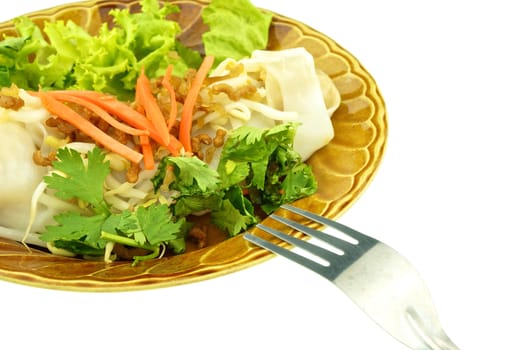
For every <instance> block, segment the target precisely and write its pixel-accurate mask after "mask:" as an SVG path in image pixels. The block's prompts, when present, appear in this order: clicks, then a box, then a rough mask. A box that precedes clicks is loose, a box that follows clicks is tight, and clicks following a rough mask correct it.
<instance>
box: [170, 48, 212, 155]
mask: <svg viewBox="0 0 527 350" xmlns="http://www.w3.org/2000/svg"><path fill="white" fill-rule="evenodd" d="M213 63H214V56H205V58H204V59H203V62H202V63H201V65H200V67H199V69H198V71H197V72H196V75H195V77H194V79H193V80H192V83H191V85H190V88H189V90H188V93H187V97H186V98H185V102H183V109H182V111H181V120H180V124H179V140H180V141H181V143H182V144H183V147H185V150H186V151H187V152H192V146H191V136H190V133H191V129H192V115H193V113H194V107H195V105H196V102H197V100H198V95H199V91H200V89H201V86H202V85H203V81H204V80H205V78H206V77H207V73H208V72H209V70H210V69H211V68H212V65H213Z"/></svg>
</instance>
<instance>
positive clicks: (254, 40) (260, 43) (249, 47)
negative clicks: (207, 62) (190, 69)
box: [201, 0, 272, 62]
mask: <svg viewBox="0 0 527 350" xmlns="http://www.w3.org/2000/svg"><path fill="white" fill-rule="evenodd" d="M201 16H202V19H203V22H204V23H205V24H207V25H208V26H209V28H210V30H209V31H208V32H205V33H204V34H203V36H202V39H203V45H204V47H205V52H206V53H207V54H208V55H212V56H214V57H215V58H216V62H221V61H223V60H224V59H226V58H234V59H236V60H238V59H241V58H244V57H249V56H250V55H251V53H252V52H253V51H254V50H263V49H265V48H266V47H267V42H268V38H269V27H270V25H271V20H272V15H271V14H270V13H266V12H263V11H261V10H260V9H258V8H256V7H255V6H254V5H253V4H252V3H251V2H250V1H249V0H213V1H212V2H211V3H210V5H209V6H207V7H205V8H204V9H203V12H202V15H201Z"/></svg>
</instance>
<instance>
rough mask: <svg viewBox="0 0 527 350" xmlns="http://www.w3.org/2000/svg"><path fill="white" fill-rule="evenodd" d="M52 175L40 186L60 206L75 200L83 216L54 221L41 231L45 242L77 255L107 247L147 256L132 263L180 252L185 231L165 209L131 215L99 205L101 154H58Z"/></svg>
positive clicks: (106, 168) (103, 172) (105, 168)
mask: <svg viewBox="0 0 527 350" xmlns="http://www.w3.org/2000/svg"><path fill="white" fill-rule="evenodd" d="M53 167H54V168H55V171H54V172H53V173H52V174H51V175H48V176H46V177H44V181H45V183H46V184H47V186H48V188H50V189H53V190H55V195H56V196H57V197H58V198H60V199H63V200H76V201H78V202H79V203H80V204H81V205H80V207H82V208H84V209H85V212H83V213H79V212H66V213H61V214H59V215H57V216H55V221H56V223H57V225H52V226H48V227H46V231H45V232H43V233H42V234H41V235H40V238H41V239H42V240H43V241H45V242H53V244H54V245H55V246H56V247H58V248H63V249H67V250H69V251H71V252H73V253H76V254H80V255H92V256H100V255H103V254H104V250H105V247H106V245H107V244H108V243H109V242H114V243H119V244H123V245H126V246H131V247H136V248H143V249H147V250H150V251H151V252H152V253H151V254H148V255H146V256H137V257H135V258H134V260H135V261H139V260H144V259H149V258H153V257H156V256H158V254H159V251H160V247H161V246H162V245H167V246H169V247H171V248H172V250H173V251H174V252H175V253H181V252H182V251H184V249H185V243H184V237H185V233H186V231H187V230H188V227H189V226H188V224H187V223H186V220H185V218H179V219H177V220H176V219H174V218H173V216H172V214H171V212H170V210H169V207H168V205H166V204H159V203H155V204H152V205H150V206H147V207H144V206H139V207H138V208H137V209H136V210H135V211H129V210H125V211H122V212H119V213H113V212H112V211H111V207H110V205H109V204H108V203H107V202H106V201H105V200H104V181H105V179H106V177H107V176H108V174H109V173H110V164H109V162H108V161H106V160H105V155H104V153H103V152H102V150H101V149H99V148H98V147H95V148H94V149H93V150H92V151H90V152H88V153H87V154H86V157H85V158H83V156H82V155H81V154H80V153H79V152H77V151H76V150H73V149H68V148H62V149H59V150H58V151H57V160H56V161H55V162H54V163H53Z"/></svg>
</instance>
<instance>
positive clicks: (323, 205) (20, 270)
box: [0, 0, 387, 291]
mask: <svg viewBox="0 0 527 350" xmlns="http://www.w3.org/2000/svg"><path fill="white" fill-rule="evenodd" d="M173 2H174V3H176V4H177V5H178V6H179V7H180V9H181V12H180V13H178V14H177V15H176V16H174V20H176V21H178V22H179V24H180V26H181V28H182V29H183V33H182V34H181V37H180V39H181V40H182V41H183V42H184V43H186V44H187V45H188V46H193V47H200V44H201V43H200V37H201V36H200V33H201V32H203V30H204V26H203V24H202V23H201V22H200V19H199V18H200V16H199V14H200V11H201V10H202V8H203V6H204V5H206V2H204V1H173ZM116 7H117V8H130V10H131V11H137V10H139V9H140V6H139V4H138V1H126V0H123V1H85V2H78V3H73V4H68V5H63V6H59V7H55V8H51V9H47V10H42V11H38V12H34V13H31V14H29V16H30V17H31V18H32V19H33V20H34V21H35V22H37V23H39V24H42V23H43V22H44V21H53V20H59V19H61V20H73V21H75V22H76V23H78V24H80V25H82V26H83V27H85V28H86V29H88V30H89V31H90V32H92V33H96V32H97V30H98V28H99V26H100V25H101V23H103V22H105V21H108V20H109V16H108V12H109V10H110V9H112V8H116ZM273 16H274V17H273V23H272V26H271V32H270V36H269V38H270V42H269V49H273V50H279V49H285V48H291V47H299V46H303V47H305V48H306V49H307V50H308V51H309V52H310V53H311V54H312V55H313V56H314V58H315V62H316V66H317V68H319V69H321V70H323V71H324V72H326V73H327V74H328V75H329V76H330V77H331V78H332V79H333V81H334V82H335V84H336V86H337V88H338V90H339V92H340V94H341V97H342V102H341V105H340V107H339V108H338V110H337V111H336V112H335V114H334V116H333V118H332V120H333V125H334V128H335V137H334V139H333V140H332V141H331V143H330V144H328V145H327V146H326V147H324V148H323V149H321V150H319V151H318V152H317V153H315V154H314V155H313V156H312V157H311V158H310V159H309V164H310V165H311V166H312V168H313V170H314V173H315V176H316V178H317V181H318V183H319V190H318V192H317V193H316V194H315V195H313V196H311V197H309V198H305V199H303V200H301V201H299V202H297V203H296V205H298V206H300V207H303V208H307V209H309V210H311V211H313V212H316V213H319V214H322V215H325V216H327V217H330V218H337V217H338V216H340V214H342V213H343V212H344V211H345V210H346V209H348V208H349V207H350V206H351V205H352V204H353V202H354V201H355V200H356V199H357V198H358V196H359V195H360V194H361V193H362V192H363V191H364V190H365V189H366V187H367V185H368V184H369V183H370V181H371V180H372V177H373V175H374V174H375V172H376V170H377V168H378V165H379V162H380V160H381V158H382V155H383V151H384V147H385V142H386V135H387V122H386V111H385V106H384V101H383V99H382V96H381V94H380V93H379V90H378V88H377V86H376V84H375V81H374V79H373V78H372V77H371V76H370V74H369V73H368V72H367V71H366V70H365V69H364V68H363V66H362V65H361V64H360V62H359V61H358V60H357V59H356V58H355V57H354V56H353V55H352V54H350V53H349V52H348V51H346V50H345V49H343V48H342V47H340V46H339V45H338V44H337V43H335V42H334V41H333V40H331V39H330V38H328V37H326V36H325V35H324V34H321V33H319V32H317V31H316V30H314V29H312V28H310V27H309V26H307V25H305V24H303V23H300V22H298V21H295V20H294V19H290V18H287V17H284V16H281V15H279V14H275V13H273ZM5 33H9V34H10V35H15V32H14V31H13V23H12V22H5V23H3V24H0V34H5ZM265 221H266V224H268V225H270V226H275V223H274V222H272V220H271V219H266V220H265ZM271 256H272V255H271V254H270V253H268V252H266V251H264V250H262V249H260V248H256V247H254V246H252V245H251V244H250V243H248V242H246V241H245V240H244V239H243V237H242V236H241V235H239V236H237V237H234V238H231V239H228V240H225V241H222V242H219V243H217V244H214V245H212V246H209V247H207V248H204V249H200V250H194V251H191V252H189V253H186V254H183V255H179V256H173V257H166V258H161V259H157V260H150V261H146V262H143V263H141V264H139V265H138V266H135V267H132V266H131V264H130V263H129V262H115V263H111V264H105V263H103V262H97V261H85V260H78V259H72V258H64V257H57V256H53V255H51V254H48V253H45V252H42V251H38V250H35V251H31V252H29V251H28V250H27V249H26V248H25V247H24V246H22V245H21V244H19V243H17V242H13V241H8V240H2V239H0V278H1V279H4V280H7V281H12V282H16V283H22V284H27V285H32V286H38V287H44V288H52V289H63V290H83V291H118V290H139V289H147V288H158V287H167V286H175V285H180V284H184V283H190V282H197V281H200V280H204V279H208V278H213V277H219V276H222V275H224V274H226V273H231V272H234V271H237V270H240V269H243V268H247V267H250V266H252V265H254V264H257V263H261V262H262V261H265V260H266V259H268V258H269V257H271Z"/></svg>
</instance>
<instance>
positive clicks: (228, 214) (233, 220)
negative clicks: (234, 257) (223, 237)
mask: <svg viewBox="0 0 527 350" xmlns="http://www.w3.org/2000/svg"><path fill="white" fill-rule="evenodd" d="M211 222H212V223H213V224H214V225H216V226H218V227H219V228H220V229H222V230H224V231H225V232H227V233H228V234H229V236H234V235H236V234H238V233H240V232H242V231H244V230H246V229H247V228H248V227H249V225H251V224H254V223H255V222H254V220H253V217H251V216H247V215H244V214H242V213H240V211H239V210H238V209H237V208H236V207H235V206H234V205H233V204H232V202H231V201H230V200H228V199H224V200H223V201H222V202H221V207H220V209H219V210H217V211H214V212H212V214H211Z"/></svg>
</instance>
